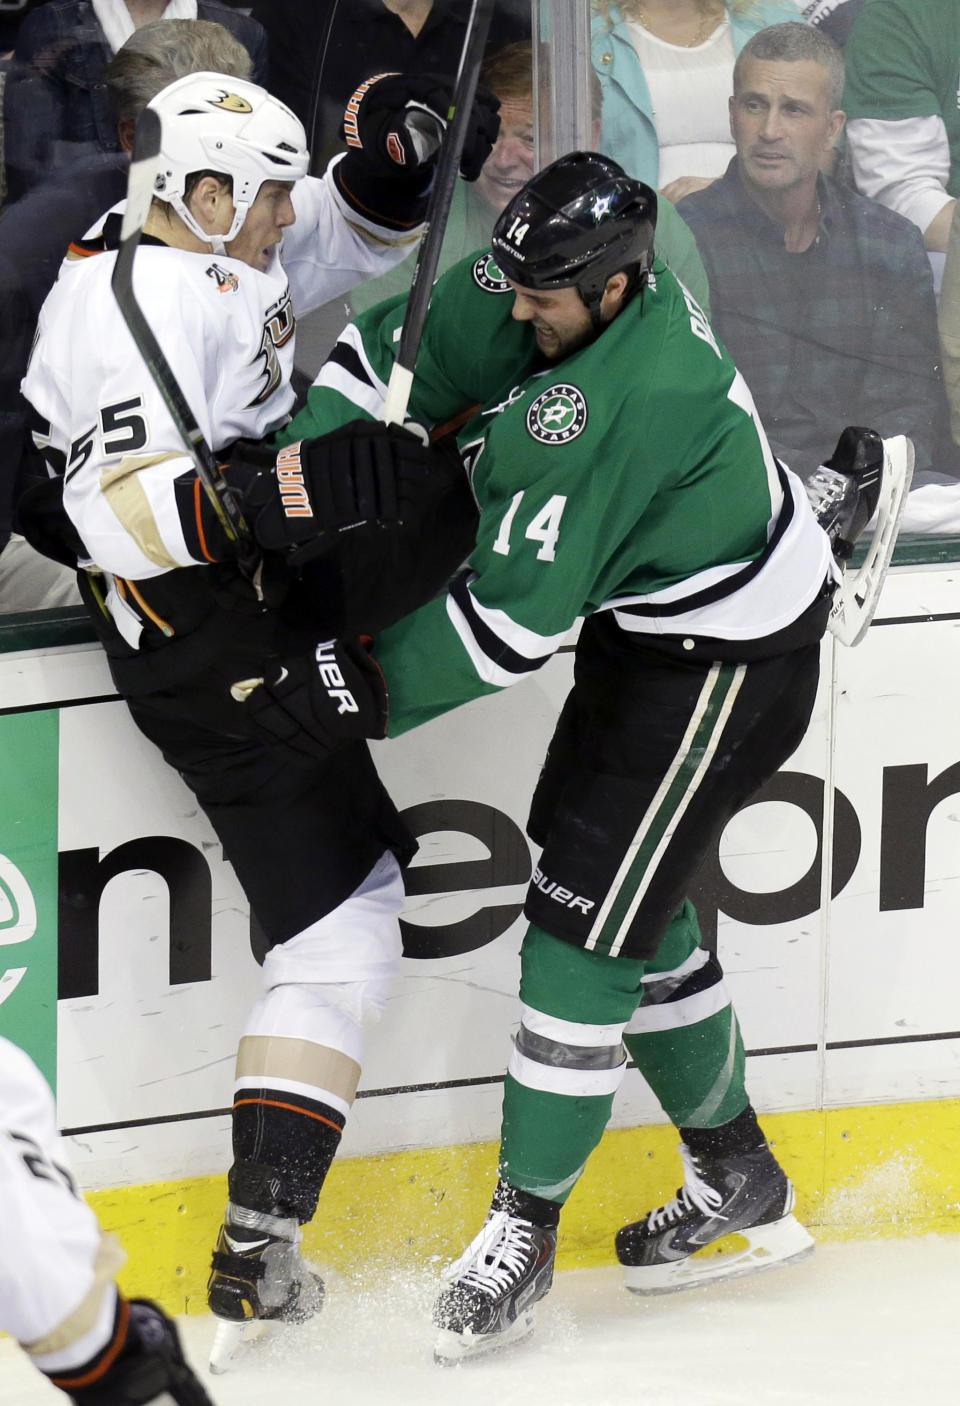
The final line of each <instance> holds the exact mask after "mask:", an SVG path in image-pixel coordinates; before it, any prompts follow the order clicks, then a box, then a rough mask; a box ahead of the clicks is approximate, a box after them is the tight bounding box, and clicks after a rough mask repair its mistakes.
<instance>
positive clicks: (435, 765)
mask: <svg viewBox="0 0 960 1406" xmlns="http://www.w3.org/2000/svg"><path fill="white" fill-rule="evenodd" d="M957 586H958V583H957V578H956V574H955V572H954V571H953V570H937V569H933V568H923V569H916V570H903V571H897V572H895V573H893V574H892V575H891V577H890V578H889V581H888V585H887V588H886V590H885V594H884V599H883V604H882V608H881V612H880V616H879V618H878V620H877V621H876V622H875V624H874V626H873V627H872V628H871V630H870V633H869V635H868V638H867V640H866V641H865V642H864V644H863V645H862V646H860V647H859V648H858V649H856V650H854V651H849V650H843V649H841V648H840V647H837V648H836V649H835V648H834V646H833V643H832V642H831V641H827V642H825V644H824V647H823V657H822V663H823V670H822V680H821V689H820V694H819V697H818V702H817V707H816V711H815V716H814V720H813V723H812V725H811V727H810V729H809V732H808V734H807V737H806V738H805V740H804V742H803V744H802V746H801V747H800V749H799V751H798V752H797V753H796V754H795V756H794V757H793V758H792V759H791V761H790V762H789V763H788V765H787V766H786V767H785V768H784V769H783V771H782V772H781V773H779V774H778V776H777V777H776V778H775V779H774V781H773V783H771V785H770V786H769V787H768V788H767V789H766V790H765V792H764V793H763V794H762V795H761V796H760V797H758V798H757V799H756V800H755V801H754V802H753V803H751V804H750V805H749V806H747V807H746V808H745V809H744V810H743V811H741V812H740V813H739V814H738V815H737V816H735V817H734V818H733V820H732V821H731V822H730V824H729V825H728V826H727V828H726V830H725V832H724V835H723V837H722V840H721V842H720V845H719V849H718V853H717V854H716V855H714V856H710V857H708V859H707V862H706V864H705V866H704V870H703V872H702V875H701V878H700V881H699V884H698V891H697V893H696V895H695V897H696V900H697V902H698V908H699V911H700V915H701V923H702V926H703V929H704V933H705V936H706V939H707V941H708V943H709V944H710V945H714V944H715V945H716V947H717V950H718V952H719V955H720V958H721V961H722V963H723V965H724V968H725V970H726V972H727V976H728V980H729V982H730V985H731V988H732V990H733V994H734V999H735V1002H736V1005H737V1009H738V1012H739V1015H740V1019H741V1023H742V1025H743V1029H744V1036H745V1040H746V1044H747V1047H748V1051H749V1052H750V1059H749V1064H748V1079H749V1086H750V1089H751V1092H752V1095H753V1098H754V1102H755V1104H756V1105H757V1107H758V1108H759V1109H761V1110H767V1111H770V1110H793V1109H815V1108H820V1107H839V1106H845V1105H850V1104H862V1103H870V1102H887V1101H903V1100H911V1099H925V1098H938V1097H950V1096H953V1097H955V1096H957V1095H960V1010H958V1008H957V1002H956V995H955V993H956V991H957V990H958V989H960V945H958V943H957V942H956V938H955V927H956V919H955V916H954V915H955V913H956V906H957V905H956V897H957V889H958V884H960V877H958V863H957V855H958V853H960V848H958V844H957V826H958V819H960V804H958V802H957V795H958V793H960V727H958V723H957V717H958V714H960V707H958V705H960V668H958V654H960V636H958V628H960V609H958V608H957V606H958V600H960V595H958V589H957ZM571 661H572V656H571V654H570V653H569V652H566V653H564V654H561V655H559V656H558V657H556V658H555V659H554V660H553V661H551V663H550V664H549V665H548V666H547V667H546V668H545V669H544V670H542V671H541V672H540V674H539V675H538V676H537V677H536V678H535V679H534V680H532V681H529V682H527V683H524V684H521V685H519V686H517V687H516V688H514V689H511V690H508V691H507V692H506V693H504V694H501V695H498V696H496V697H493V698H487V699H483V700H480V701H479V702H477V703H474V704H471V705H470V706H469V707H467V708H464V709H461V710H459V711H458V712H456V713H453V714H449V715H447V716H446V717H444V718H441V719H438V720H436V721H435V722H434V723H431V724H430V725H428V726H427V727H424V728H422V729H420V730H418V731H416V732H414V733H412V734H409V735H407V736H406V737H404V738H400V739H398V740H396V741H391V742H386V743H382V744H377V746H376V749H375V756H376V759H377V762H378V765H379V766H380V769H381V772H382V774H383V776H384V779H385V780H386V782H387V784H388V786H389V788H390V789H391V792H392V793H393V795H394V796H395V797H396V799H397V800H398V803H399V804H400V806H401V807H402V808H403V809H404V810H405V811H406V812H407V815H408V819H409V820H410V822H411V824H412V825H413V827H414V829H415V830H416V832H417V833H418V834H419V835H420V836H421V851H420V854H419V855H418V857H417V860H416V862H415V864H414V866H413V868H412V870H411V871H410V883H409V889H410V897H409V899H408V904H407V909H406V913H405V941H406V945H407V948H408V951H409V953H410V955H409V956H408V957H407V958H406V959H405V961H404V963H403V970H402V973H401V976H400V979H399V981H398V982H397V986H396V990H395V994H394V996H393V998H392V1000H391V1002H390V1004H389V1006H388V1009H387V1012H386V1014H385V1016H384V1018H383V1020H382V1021H381V1022H380V1024H379V1026H377V1027H375V1028H374V1029H372V1030H371V1032H370V1036H369V1053H368V1057H367V1061H366V1064H365V1068H364V1074H363V1079H362V1082H361V1086H360V1096H359V1098H358V1101H357V1103H356V1106H355V1109H354V1113H353V1116H352V1117H351V1119H350V1121H349V1123H348V1126H347V1133H346V1136H345V1140H344V1147H343V1150H344V1153H346V1154H347V1155H356V1154H360V1153H368V1152H376V1151H387V1150H397V1149H401V1148H407V1147H420V1146H431V1145H446V1144H454V1143H459V1142H467V1141H475V1140H482V1139H490V1138H494V1137H495V1136H496V1133H497V1129H498V1123H499V1104H500V1093H501V1079H502V1075H503V1070H504V1067H505V1064H506V1059H507V1054H508V1050H509V1040H510V1036H511V1033H512V1031H513V1029H514V1028H515V1026H516V1019H517V1004H516V988H517V980H518V960H517V953H518V948H519V943H520V938H521V935H522V931H523V919H522V916H521V906H522V902H523V895H524V891H525V887H526V883H527V881H528V879H529V877H530V875H531V873H532V869H533V865H534V862H535V860H536V851H535V849H534V847H533V846H532V845H531V844H530V842H529V841H528V840H527V839H526V837H525V835H524V823H525V820H526V813H527V805H528V802H529V798H530V794H531V792H532V789H533V786H534V783H535V781H536V777H537V772H538V769H539V765H540V762H541V760H542V757H543V754H544V751H545V748H546V744H547V742H548V740H549V737H550V733H551V729H552V726H553V722H554V719H555V717H556V714H557V711H558V709H559V706H560V703H561V701H562V699H563V696H564V694H565V691H566V689H567V687H568V686H569V682H570V677H571ZM0 699H2V704H0V750H2V749H6V751H5V755H7V756H8V757H9V756H11V755H12V754H13V753H14V752H16V749H18V748H19V749H20V754H19V755H20V760H21V763H22V772H21V779H20V782H19V783H17V781H16V779H14V781H11V780H10V773H9V771H8V772H7V774H6V779H5V784H6V791H7V794H6V797H5V806H4V816H5V818H4V819H3V821H2V822H0V826H2V828H0V1029H4V1028H5V1023H6V1025H7V1026H8V1027H9V1028H10V1029H11V1033H12V1034H14V1035H15V1037H17V1036H19V1038H21V1039H24V1040H25V1042H26V1043H28V1046H29V1045H30V1044H31V1042H32V1045H33V1048H32V1052H33V1053H34V1054H35V1057H37V1058H38V1059H39V1060H40V1062H41V1063H42V1064H43V1063H44V1062H46V1064H47V1066H48V1073H49V1074H50V1075H51V1076H52V1075H53V1073H54V1068H53V1067H50V1066H52V1065H53V1063H54V1060H55V1073H56V1082H57V1093H58V1105H59V1114H60V1122H61V1126H62V1127H63V1128H64V1129H65V1130H67V1131H68V1132H69V1133H70V1134H71V1137H72V1141H73V1155H74V1161H75V1165H76V1166H77V1169H78V1171H79V1173H80V1175H81V1178H82V1180H83V1182H84V1184H85V1185H86V1186H98V1187H105V1186H110V1185H123V1184H131V1183H136V1182H140V1181H157V1180H164V1179H169V1178H175V1177H180V1176H193V1175H203V1174H206V1173H210V1172H216V1171H223V1170H224V1169H225V1167H226V1165H227V1164H228V1162H229V1118H228V1116H227V1113H226V1111H225V1110H226V1109H227V1107H228V1105H229V1103H230V1098H231V1092H232V1065H233V1058H234V1052H235V1049H236V1044H237V1039H238V1036H239V1031H240V1028H241V1025H242V1022H243V1019H244V1016H245V1014H246V1011H247V1008H248V1006H249V1005H250V1004H251V1002H252V1001H253V1000H254V998H255V997H256V995H257V993H258V967H257V963H256V960H255V959H254V956H253V955H252V952H251V941H250V922H249V916H248V910H247V907H246V903H245V901H244V899H243V895H242V893H241V891H240V889H239V886H238V884H237V881H236V879H235V878H234V876H233V872H232V870H231V869H230V867H229V865H227V864H225V863H224V861H223V858H222V855H221V852H220V848H219V845H218V843H217V841H216V838H215V836H214V834H213V831H212V830H211V828H210V826H209V825H208V823H207V822H206V820H205V818H204V817H203V815H202V814H201V813H200V812H199V811H198V807H197V805H196V802H195V801H194V800H193V797H192V795H191V794H190V792H189V791H188V790H187V789H186V788H185V787H184V786H183V784H182V783H181V782H180V780H179V778H178V777H177V776H176V775H175V774H174V773H173V772H172V771H171V770H170V769H168V768H167V767H166V766H165V764H164V763H163V762H162V760H161V759H160V757H159V755H158V754H156V753H155V752H154V751H153V750H152V748H151V747H150V746H149V744H147V743H146V742H145V741H144V740H143V739H142V738H141V737H140V736H139V734H138V733H137V732H136V730H135V728H134V727H133V725H132V723H131V721H130V719H129V717H128V715H127V713H126V709H125V707H124V705H123V704H122V703H120V702H119V701H118V700H117V699H116V698H115V696H113V691H112V687H111V684H110V680H109V675H108V673H107V671H106V668H105V665H104V662H103V659H102V657H101V655H100V653H99V650H98V649H97V648H96V647H94V646H75V647H72V648H69V649H64V650H59V651H53V652H49V653H45V654H15V655H6V656H0ZM31 749H36V750H35V752H32V751H31ZM52 751H53V752H55V756H54V757H53V759H52V760H51V754H52ZM51 769H52V770H54V771H55V773H56V775H55V776H53V777H52V779H51V780H50V787H51V789H52V791H55V796H54V800H53V802H51V806H48V807H46V808H45V807H44V804H43V802H42V791H43V783H42V773H43V772H44V771H45V770H46V771H50V770H51ZM23 777H29V778H30V782H29V785H27V784H25V783H24V781H23ZM825 796H826V797H827V798H828V804H827V806H826V815H824V797H825ZM49 814H55V825H56V833H52V832H51V826H52V824H53V822H51V821H49V819H45V818H44V817H48V816H49ZM45 827H46V828H45ZM824 834H826V835H827V836H828V839H827V841H826V842H825V841H824ZM830 837H832V843H831V842H830ZM54 849H56V850H58V851H59V859H57V856H56V854H55V853H53V851H54ZM825 855H826V860H827V862H826V865H825V864H824V856H825ZM825 869H826V872H824V870H825ZM34 876H36V877H34ZM44 876H45V877H44ZM45 885H46V887H45ZM54 887H55V893H53V892H52V890H53V888H54ZM48 890H49V891H48ZM830 890H832V896H831V897H828V892H829V891H830ZM825 900H826V901H825ZM31 905H32V907H31ZM436 953H442V954H444V955H434V954H436ZM45 1030H46V1032H47V1034H46V1035H45V1034H44V1031H45ZM24 1031H26V1032H27V1034H26V1035H25V1034H24ZM661 1118H662V1115H661V1113H660V1110H659V1107H658V1105H657V1104H656V1101H655V1100H654V1099H653V1097H652V1095H651V1094H650V1092H649V1090H648V1089H647V1088H646V1086H645V1084H644V1083H643V1081H642V1079H641V1078H640V1076H639V1075H638V1074H637V1073H636V1071H632V1072H631V1073H630V1074H628V1076H627V1079H626V1081H625V1083H624V1086H623V1088H622V1090H621V1092H620V1095H619V1096H618V1101H617V1105H616V1110H615V1114H614V1120H613V1123H614V1126H617V1125H619V1126H627V1125H632V1124H636V1123H651V1122H656V1121H660V1120H661Z"/></svg>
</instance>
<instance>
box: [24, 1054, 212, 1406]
mask: <svg viewBox="0 0 960 1406" xmlns="http://www.w3.org/2000/svg"><path fill="white" fill-rule="evenodd" d="M65 1152H66V1149H65V1147H64V1144H63V1139H62V1138H61V1137H60V1135H59V1133H58V1132H57V1124H56V1116H55V1110H54V1103H53V1097H52V1095H51V1093H50V1089H49V1087H48V1086H47V1084H46V1082H45V1080H44V1078H43V1075H42V1074H41V1073H40V1071H39V1069H38V1068H37V1067H36V1065H35V1064H34V1063H33V1061H32V1060H31V1059H30V1058H29V1056H28V1055H26V1054H25V1053H24V1052H23V1050H21V1049H19V1048H18V1047H17V1046H16V1045H13V1044H11V1043H10V1041H9V1040H5V1039H3V1037H2V1036H0V1187H2V1191H3V1235H2V1236H0V1329H3V1330H4V1331H5V1332H8V1333H10V1334H12V1336H13V1337H14V1338H16V1339H17V1341H18V1342H19V1343H20V1345H21V1346H22V1347H23V1348H24V1350H25V1351H26V1352H27V1354H28V1355H29V1357H30V1359H31V1361H32V1362H33V1363H34V1365H35V1366H36V1367H37V1368H38V1369H39V1370H40V1371H41V1372H43V1373H45V1374H46V1376H48V1377H49V1378H50V1380H51V1381H52V1382H53V1384H54V1386H57V1387H59V1388H60V1389H61V1391H63V1392H65V1393H66V1394H67V1396H68V1397H69V1398H70V1399H71V1401H74V1402H76V1403H77V1406H147V1403H149V1402H154V1403H156V1406H170V1403H175V1406H211V1403H210V1398H209V1396H208V1395H207V1393H206V1392H205V1391H204V1389H203V1387H202V1386H201V1385H200V1383H199V1381H197V1379H196V1377H195V1376H194V1374H193V1372H192V1371H191V1370H190V1368H189V1366H188V1365H187V1363H186V1362H185V1361H184V1357H183V1353H182V1351H181V1348H180V1343H179V1340H178V1337H177V1330H176V1328H175V1327H174V1325H173V1323H171V1321H170V1319H169V1318H167V1316H166V1315H165V1314H164V1313H163V1311H162V1310H161V1309H160V1308H158V1307H157V1305H156V1304H154V1303H150V1302H149V1301H148V1300H146V1299H133V1300H129V1299H127V1298H125V1297H124V1295H123V1294H122V1293H121V1292H120V1290H119V1289H118V1287H117V1283H116V1278H115V1276H116V1274H117V1272H118V1270H119V1269H120V1268H121V1266H122V1265H123V1262H124V1259H125V1255H124V1252H123V1250H122V1248H121V1247H120V1244H119V1242H118V1241H117V1240H115V1239H114V1237H113V1236H112V1235H107V1234H105V1233H104V1231H103V1230H102V1229H101V1227H100V1223H99V1221H98V1220H97V1218H96V1216H95V1215H94V1213H93V1211H92V1210H91V1209H90V1207H89V1206H88V1205H87V1203H86V1202H85V1201H84V1200H83V1198H82V1197H81V1196H80V1195H79V1194H78V1192H77V1189H76V1186H75V1184H74V1180H73V1176H72V1175H71V1172H70V1169H69V1166H68V1163H67V1159H66V1156H65Z"/></svg>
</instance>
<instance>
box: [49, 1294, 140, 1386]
mask: <svg viewBox="0 0 960 1406" xmlns="http://www.w3.org/2000/svg"><path fill="white" fill-rule="evenodd" d="M129 1328H130V1305H129V1304H128V1303H127V1301H126V1299H124V1298H121V1299H120V1312H119V1313H118V1315H117V1328H116V1332H115V1333H114V1337H113V1342H112V1343H111V1344H110V1346H109V1347H108V1348H107V1350H106V1352H104V1354H103V1356H102V1357H101V1358H100V1360H99V1362H98V1363H97V1365H96V1367H94V1369H93V1371H92V1372H87V1373H86V1375H85V1376H82V1377H54V1376H51V1378H50V1380H51V1381H52V1382H53V1384H54V1386H58V1387H59V1388H60V1390H61V1391H78V1390H79V1389H80V1388H81V1387H85V1386H92V1384H93V1383H94V1382H98V1381H100V1380H101V1379H102V1378H103V1377H105V1376H106V1374H107V1372H109V1370H110V1368H111V1367H112V1366H113V1364H114V1362H116V1360H117V1358H118V1357H119V1356H120V1353H121V1352H122V1351H123V1349H124V1347H125V1346H126V1342H127V1332H128V1330H129Z"/></svg>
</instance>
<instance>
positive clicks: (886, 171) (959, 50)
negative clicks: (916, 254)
mask: <svg viewBox="0 0 960 1406" xmlns="http://www.w3.org/2000/svg"><path fill="white" fill-rule="evenodd" d="M846 60H847V86H846V90H845V92H844V95H843V106H844V108H845V109H846V112H847V119H848V120H847V140H848V142H849V146H850V154H851V157H852V159H853V171H854V175H855V177H856V181H857V186H858V188H859V189H860V190H861V191H862V192H863V194H864V195H869V196H872V197H873V198H874V199H875V200H880V201H882V203H883V204H884V205H887V206H889V208H890V209H891V210H896V211H897V213H898V214H901V215H905V216H906V217H907V219H909V220H912V221H913V223H914V224H915V225H916V226H917V228H918V229H919V230H920V231H921V232H922V234H923V237H924V241H925V243H926V246H927V248H928V249H929V250H931V251H934V252H940V253H942V252H943V251H944V250H945V249H946V247H947V239H948V237H949V234H950V225H951V223H952V221H953V211H954V206H955V205H956V203H957V196H958V195H960V104H958V101H957V90H958V84H960V6H958V5H957V4H956V3H955V0H866V4H865V5H864V7H863V10H862V11H861V13H860V14H859V15H858V16H857V20H856V23H855V24H854V26H853V29H852V31H851V33H850V38H849V40H848V41H847V48H846Z"/></svg>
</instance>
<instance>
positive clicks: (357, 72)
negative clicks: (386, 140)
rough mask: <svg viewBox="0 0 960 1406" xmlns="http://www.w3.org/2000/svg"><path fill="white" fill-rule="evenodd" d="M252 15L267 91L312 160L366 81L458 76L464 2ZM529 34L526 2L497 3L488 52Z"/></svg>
mask: <svg viewBox="0 0 960 1406" xmlns="http://www.w3.org/2000/svg"><path fill="white" fill-rule="evenodd" d="M253 14H254V17H255V18H256V19H258V20H259V21H260V23H261V24H262V25H263V27H264V29H265V30H266V32H267V37H268V39H269V41H270V91H271V92H272V93H274V94H275V95H276V96H277V97H278V98H281V99H282V100H283V102H285V103H286V104H287V106H288V107H292V108H293V110H294V112H295V113H296V114H297V116H298V117H299V118H300V121H301V122H302V123H303V124H304V126H305V127H306V129H307V139H308V141H309V142H310V149H311V151H312V152H313V153H314V161H315V162H316V161H317V159H318V155H317V154H318V152H320V151H321V149H322V148H324V147H326V148H329V147H330V145H331V144H332V143H336V142H337V141H339V138H340V121H341V118H342V117H343V109H344V107H345V106H346V103H347V99H348V98H349V97H350V95H351V93H353V91H354V90H355V89H356V88H357V87H358V86H359V84H361V83H362V82H363V80H364V79H365V78H369V77H371V75H372V74H374V73H384V72H396V71H399V72H402V73H442V74H443V75H444V76H446V77H450V76H452V75H453V74H455V73H456V71H457V65H458V63H459V60H460V50H461V48H462V47H463V37H464V32H465V30H466V23H467V18H468V16H469V14H470V0H346V3H344V0H339V3H338V0H261V3H259V4H255V5H254V7H253ZM328 26H329V32H328ZM529 37H530V3H529V0H498V3H497V4H496V6H495V7H494V14H493V20H492V22H491V25H490V35H489V39H488V46H487V47H488V52H490V53H492V52H493V51H494V50H495V49H499V48H502V46H503V45H504V44H508V43H511V42H513V41H515V40H518V39H528V38H529ZM321 62H322V70H321ZM318 84H319V87H320V89H321V98H322V102H321V106H320V109H319V114H318V113H315V112H314V91H315V88H316V87H317V86H318ZM318 116H319V120H318V121H315V118H317V117H318ZM311 128H313V129H314V130H313V131H311Z"/></svg>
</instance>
